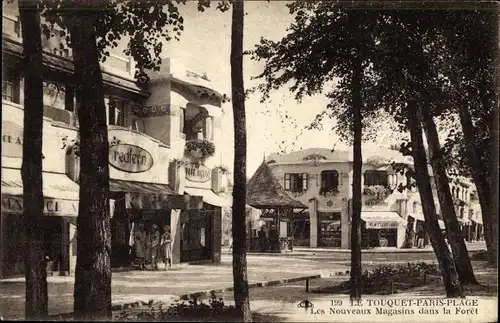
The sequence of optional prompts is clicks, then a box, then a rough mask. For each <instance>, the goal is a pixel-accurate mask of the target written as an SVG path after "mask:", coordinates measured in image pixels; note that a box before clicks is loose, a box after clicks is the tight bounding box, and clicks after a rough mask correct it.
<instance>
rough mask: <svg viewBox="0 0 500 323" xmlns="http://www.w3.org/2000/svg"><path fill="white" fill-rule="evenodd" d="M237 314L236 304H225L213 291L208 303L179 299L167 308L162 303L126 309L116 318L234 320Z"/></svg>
mask: <svg viewBox="0 0 500 323" xmlns="http://www.w3.org/2000/svg"><path fill="white" fill-rule="evenodd" d="M237 314H238V313H237V312H236V307H235V306H233V305H226V304H224V301H223V300H222V298H219V299H217V297H216V296H215V294H214V293H212V294H211V299H210V300H209V301H208V302H207V303H205V302H203V301H199V300H197V299H192V300H190V301H177V302H175V303H174V304H172V305H170V306H169V307H168V308H166V309H164V308H163V306H162V305H161V304H160V305H159V306H158V307H156V308H155V307H151V308H150V309H149V310H144V311H135V312H129V311H124V312H122V313H121V314H120V315H119V316H118V317H117V318H116V319H117V320H119V321H142V322H179V321H191V322H202V321H204V322H207V321H208V322H220V321H227V322H233V321H234V320H235V318H237V317H238V316H237Z"/></svg>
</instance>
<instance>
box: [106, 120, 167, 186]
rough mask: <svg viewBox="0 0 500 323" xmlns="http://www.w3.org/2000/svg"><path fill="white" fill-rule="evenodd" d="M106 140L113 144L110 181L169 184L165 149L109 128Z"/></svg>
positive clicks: (145, 138)
mask: <svg viewBox="0 0 500 323" xmlns="http://www.w3.org/2000/svg"><path fill="white" fill-rule="evenodd" d="M108 139H109V141H110V142H113V141H115V144H112V145H111V146H110V149H109V159H108V160H109V176H110V178H113V179H121V180H128V181H138V182H151V183H160V184H168V162H169V153H170V149H169V148H168V147H164V146H163V145H162V144H161V143H160V142H159V141H157V140H154V139H153V138H151V137H149V136H146V135H144V134H141V133H138V132H135V131H131V130H128V129H125V128H121V127H112V126H110V127H109V132H108ZM116 143H117V144H116Z"/></svg>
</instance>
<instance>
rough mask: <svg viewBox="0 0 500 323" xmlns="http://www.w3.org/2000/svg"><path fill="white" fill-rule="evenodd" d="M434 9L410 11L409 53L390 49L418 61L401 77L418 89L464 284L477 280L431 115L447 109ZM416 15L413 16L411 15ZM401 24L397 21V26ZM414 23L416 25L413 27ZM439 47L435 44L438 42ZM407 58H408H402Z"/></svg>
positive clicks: (411, 61)
mask: <svg viewBox="0 0 500 323" xmlns="http://www.w3.org/2000/svg"><path fill="white" fill-rule="evenodd" d="M434 17H435V13H432V12H425V13H423V14H419V15H413V16H412V17H411V19H410V20H409V22H408V26H407V28H408V29H409V30H417V32H408V33H402V34H400V37H408V39H407V47H411V48H412V55H405V53H404V52H400V50H399V49H398V48H395V49H394V53H393V54H394V56H396V57H398V59H399V60H401V61H402V63H404V64H405V65H406V66H411V65H415V62H418V63H417V64H418V68H410V69H409V70H408V72H407V73H406V74H405V81H406V82H412V83H414V85H413V87H414V88H415V90H416V91H417V93H420V94H421V96H422V97H423V99H421V100H420V101H421V102H423V104H420V105H419V109H420V113H419V114H418V116H419V120H420V122H422V125H423V129H424V130H425V133H426V136H425V137H426V139H427V145H428V154H427V153H426V155H427V156H426V157H428V163H429V164H431V166H432V169H433V173H434V174H433V175H434V176H433V178H434V181H435V184H436V185H435V187H436V191H437V195H438V200H439V204H440V207H441V213H442V215H443V220H444V222H445V225H446V232H447V235H448V241H449V242H450V245H451V249H452V253H453V259H454V262H455V264H456V269H457V271H458V275H459V277H460V281H461V282H462V283H466V284H477V280H476V278H475V276H474V271H473V268H472V264H471V260H470V257H469V253H468V251H467V247H466V245H465V241H464V238H463V235H462V230H461V228H460V224H459V222H458V219H457V215H456V212H455V206H454V203H453V199H452V196H451V192H450V186H449V180H448V174H447V171H446V167H445V163H444V160H443V154H442V153H441V151H442V150H441V144H440V142H439V134H438V131H437V127H436V123H435V122H434V119H433V118H434V116H435V115H439V114H441V113H443V112H442V111H441V110H443V109H445V110H449V107H448V106H447V105H446V103H445V102H447V101H446V100H445V99H444V98H446V97H447V95H446V93H442V88H443V84H442V83H443V79H442V77H440V73H439V72H440V67H441V66H440V64H433V63H434V60H433V56H434V55H439V53H440V51H441V49H440V48H438V49H437V50H436V49H435V48H433V47H436V46H435V43H436V42H435V41H433V39H435V36H436V35H434V34H435V32H436V29H437V28H436V20H435V19H433V18H434ZM415 18H417V19H415ZM402 22H404V19H402ZM401 25H402V24H400V26H401ZM415 27H417V28H415ZM438 47H439V46H438ZM405 59H408V62H404V60H405Z"/></svg>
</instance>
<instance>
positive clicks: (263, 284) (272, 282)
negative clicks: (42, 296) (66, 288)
mask: <svg viewBox="0 0 500 323" xmlns="http://www.w3.org/2000/svg"><path fill="white" fill-rule="evenodd" d="M345 275H349V270H345V271H342V270H337V271H334V272H330V273H329V274H317V275H308V276H299V277H292V278H285V279H278V280H270V281H262V282H256V283H249V284H248V288H249V289H250V288H257V287H267V286H277V285H281V284H287V283H294V282H298V281H304V280H310V279H319V278H328V277H334V276H345ZM233 290H234V287H233V286H230V287H222V288H217V289H211V290H205V291H201V292H193V293H188V294H182V295H180V296H177V297H172V301H176V300H182V301H187V300H189V299H197V298H200V297H203V296H208V295H210V294H211V293H223V292H230V291H233ZM157 302H159V300H154V299H151V300H148V301H134V302H126V303H115V304H112V306H111V310H112V311H113V312H116V311H121V310H126V309H129V308H138V307H142V306H151V305H153V304H154V303H157ZM72 317H73V313H72V312H71V313H60V314H54V315H49V318H52V319H54V320H65V319H69V318H72Z"/></svg>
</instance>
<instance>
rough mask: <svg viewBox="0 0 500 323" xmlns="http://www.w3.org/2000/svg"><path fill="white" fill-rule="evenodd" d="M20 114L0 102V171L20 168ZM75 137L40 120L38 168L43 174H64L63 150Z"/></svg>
mask: <svg viewBox="0 0 500 323" xmlns="http://www.w3.org/2000/svg"><path fill="white" fill-rule="evenodd" d="M23 116H24V111H23V109H22V107H21V106H20V105H18V104H15V103H11V102H6V101H3V102H2V167H10V168H21V165H22V149H23V148H22V139H23V138H22V137H23ZM76 137H77V131H76V129H75V128H70V127H68V126H66V125H63V124H60V123H58V122H55V121H53V120H52V119H49V118H46V117H44V118H43V138H42V154H43V156H44V158H43V161H42V165H43V170H44V171H46V172H54V173H62V174H64V173H65V156H66V147H67V146H65V144H64V142H70V141H71V140H72V139H75V138H76Z"/></svg>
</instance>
